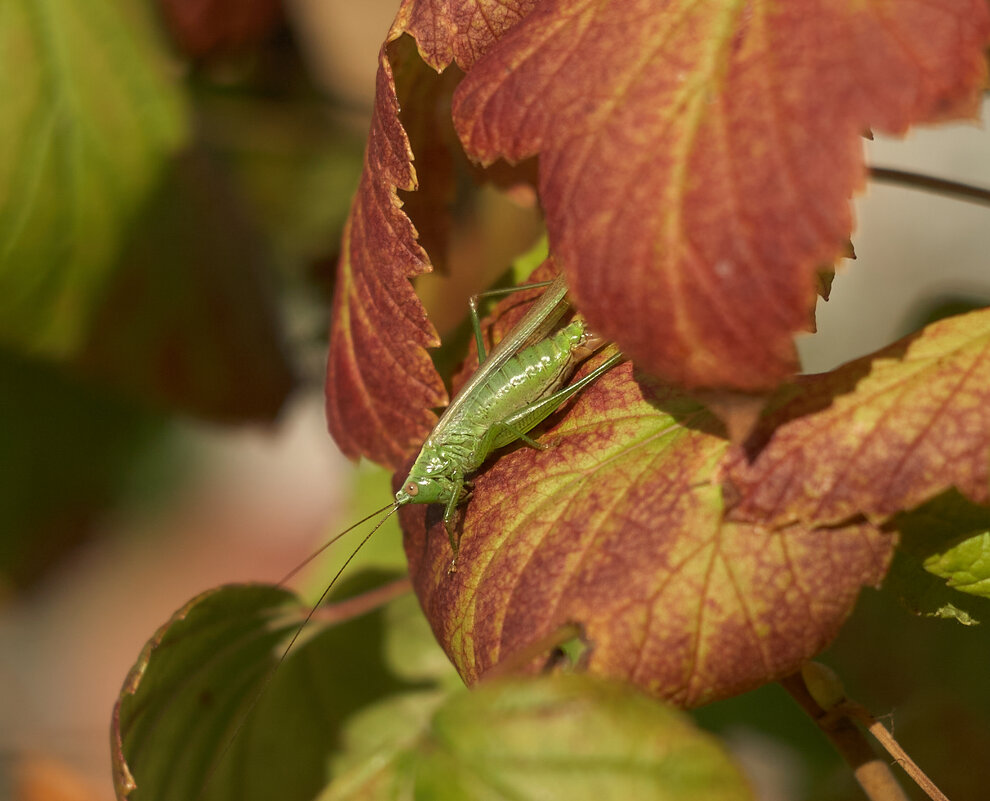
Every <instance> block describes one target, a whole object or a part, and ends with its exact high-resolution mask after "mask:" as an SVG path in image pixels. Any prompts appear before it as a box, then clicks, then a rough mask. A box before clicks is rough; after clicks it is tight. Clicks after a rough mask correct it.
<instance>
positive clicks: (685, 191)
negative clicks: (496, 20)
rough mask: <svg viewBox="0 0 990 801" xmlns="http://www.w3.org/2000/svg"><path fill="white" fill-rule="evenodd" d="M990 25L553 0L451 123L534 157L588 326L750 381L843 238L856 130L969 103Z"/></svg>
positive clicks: (776, 376) (905, 9) (725, 383)
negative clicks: (535, 157) (536, 159)
mask: <svg viewBox="0 0 990 801" xmlns="http://www.w3.org/2000/svg"><path fill="white" fill-rule="evenodd" d="M988 37H990V13H988V7H987V4H986V2H985V0H925V1H924V2H921V0H917V1H911V0H901V1H900V2H889V3H868V4H864V3H855V2H851V1H850V0H844V1H843V0H831V1H830V2H817V3H781V2H777V1H776V0H750V2H737V1H736V0H721V2H714V1H713V2H705V3H698V2H694V0H669V2H657V0H613V2H605V1H604V0H547V2H543V3H540V4H539V5H538V6H536V8H535V9H534V10H533V11H532V12H531V13H530V14H529V15H528V16H527V17H526V18H525V19H524V20H522V22H520V23H518V24H517V25H515V26H514V27H513V28H511V29H510V30H509V31H508V32H507V33H506V34H505V35H504V36H503V37H502V39H501V40H500V41H499V42H498V44H497V45H496V46H494V47H492V48H490V49H489V50H488V51H487V53H486V55H484V56H483V57H482V58H481V59H479V60H478V62H477V63H476V64H475V65H474V67H473V69H471V70H470V72H469V73H468V75H467V77H466V78H465V79H464V81H463V82H462V84H461V86H460V87H459V89H458V91H457V93H456V95H455V103H454V120H455V125H456V126H457V129H458V132H459V133H460V136H461V139H462V141H463V143H464V146H465V149H466V150H467V152H468V154H469V155H470V156H472V157H474V158H477V159H479V160H480V161H481V162H482V163H490V162H492V161H494V160H495V159H498V158H505V159H508V160H510V161H517V160H520V159H524V158H527V157H529V156H532V155H534V154H538V155H539V157H540V186H539V189H540V197H541V201H542V204H543V207H544V209H545V211H546V218H547V227H548V231H549V234H550V244H551V252H552V253H553V254H554V255H555V257H556V258H557V260H558V262H559V263H560V264H562V265H563V267H564V271H565V273H566V274H567V276H568V283H569V285H570V286H571V289H572V295H573V297H574V300H575V303H576V305H577V306H578V308H580V309H581V311H582V313H583V314H584V315H585V316H586V317H587V319H588V321H589V323H590V324H591V326H592V327H593V328H594V329H595V330H596V331H598V332H599V333H600V334H602V335H603V336H605V337H607V338H610V339H613V340H614V341H616V342H617V343H618V344H619V346H620V347H621V349H622V351H623V352H624V353H626V354H628V355H629V356H630V358H632V359H633V361H634V362H635V363H636V364H637V366H639V367H640V368H641V369H644V370H646V371H648V372H650V373H652V374H655V375H661V376H663V377H665V378H668V379H672V380H675V381H678V382H680V383H682V384H685V385H688V386H694V387H699V386H706V387H711V386H716V387H728V388H736V389H743V390H759V389H765V388H768V387H772V386H774V385H775V384H776V383H778V382H779V381H780V380H781V379H783V378H785V377H787V376H788V375H790V374H792V373H793V372H794V371H795V370H796V368H797V361H796V356H795V351H794V346H793V342H792V335H793V334H794V333H795V332H797V331H801V330H806V329H807V328H808V327H809V324H810V322H809V321H810V318H811V315H812V311H813V308H814V301H815V285H816V272H817V271H818V270H819V269H820V267H821V265H823V264H828V263H831V262H832V261H834V260H836V259H837V258H839V257H840V256H841V255H842V254H843V251H844V249H845V246H846V242H847V240H848V238H849V234H850V232H851V229H852V215H851V211H850V206H849V198H850V196H851V195H852V193H853V192H854V191H855V190H856V189H858V188H860V187H861V185H862V183H863V178H864V166H863V154H862V146H861V135H862V132H863V131H864V130H866V129H873V130H879V131H884V132H890V133H900V132H903V131H904V130H905V129H906V128H907V127H908V126H909V125H910V124H912V123H916V122H926V121H933V120H940V119H945V118H948V117H952V116H959V115H970V114H973V113H974V112H975V110H976V109H977V104H978V99H979V90H980V89H981V88H982V86H983V82H984V79H985V76H986V65H985V56H984V47H985V46H986V44H987V40H988Z"/></svg>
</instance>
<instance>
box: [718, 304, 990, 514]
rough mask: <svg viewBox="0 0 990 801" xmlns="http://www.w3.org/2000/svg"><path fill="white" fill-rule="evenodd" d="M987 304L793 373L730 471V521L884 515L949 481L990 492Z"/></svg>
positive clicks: (980, 496) (977, 496) (971, 494)
mask: <svg viewBox="0 0 990 801" xmlns="http://www.w3.org/2000/svg"><path fill="white" fill-rule="evenodd" d="M988 393H990V310H986V309H984V310H982V311H978V312H972V313H970V314H966V315H962V316H959V317H952V318H948V319H946V320H942V321H940V322H937V323H934V324H932V325H930V326H928V327H927V328H925V329H923V330H922V331H921V332H919V333H917V334H914V335H912V336H909V337H907V338H905V339H903V340H901V341H900V342H897V343H895V344H893V345H891V346H890V347H888V348H885V349H884V350H882V351H880V352H879V353H877V354H874V355H871V356H867V357H864V358H862V359H857V360H856V361H853V362H850V363H849V364H847V365H844V366H843V367H840V368H839V369H837V370H835V371H833V372H832V373H827V374H823V375H818V376H810V377H808V378H806V379H801V380H799V381H798V382H797V383H796V384H795V385H794V386H793V387H791V388H790V389H789V390H785V391H783V392H782V393H781V395H780V401H779V404H778V408H776V409H775V410H774V411H773V412H771V413H770V414H768V415H767V416H766V417H765V419H764V420H763V421H762V422H761V425H760V427H759V429H758V430H757V432H756V434H755V435H754V437H753V439H752V440H751V441H750V442H749V443H748V445H747V448H746V449H745V451H744V450H743V449H739V450H738V451H737V452H736V453H735V454H734V456H733V457H732V458H731V459H730V460H729V461H728V462H727V465H726V469H727V475H728V478H729V480H730V481H731V482H732V484H733V486H734V488H735V491H736V492H737V493H738V498H737V501H736V504H735V506H734V507H733V509H732V516H733V517H734V518H735V519H740V520H749V521H751V522H760V523H763V524H767V525H774V526H778V525H784V524H787V523H789V522H793V521H803V522H806V523H811V524H815V525H831V524H835V523H840V522H842V521H845V520H848V519H850V518H853V517H855V516H856V515H860V514H863V515H867V516H868V517H869V518H870V519H872V520H884V519H886V518H888V517H890V516H891V515H893V514H896V513H897V512H900V511H905V510H908V509H912V508H913V507H915V506H918V505H919V504H921V503H923V502H924V501H926V500H928V499H930V498H933V497H935V496H936V495H939V494H940V493H942V492H943V491H944V490H946V489H948V488H950V487H956V488H957V489H958V490H959V491H960V492H962V493H963V494H964V495H966V496H967V497H968V498H970V499H971V500H973V501H976V502H978V503H986V502H987V501H988V500H990V395H988Z"/></svg>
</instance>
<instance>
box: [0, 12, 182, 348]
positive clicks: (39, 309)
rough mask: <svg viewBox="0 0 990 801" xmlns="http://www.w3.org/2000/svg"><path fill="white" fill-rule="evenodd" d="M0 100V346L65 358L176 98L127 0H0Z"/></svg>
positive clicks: (167, 139)
mask: <svg viewBox="0 0 990 801" xmlns="http://www.w3.org/2000/svg"><path fill="white" fill-rule="evenodd" d="M0 97H2V98H3V110H2V112H0V141H2V142H3V143H4V146H3V147H2V148H0V299H2V300H0V343H3V344H6V345H8V346H12V347H15V348H18V349H21V350H24V351H28V352H33V353H41V354H45V355H49V356H65V355H71V354H72V353H74V352H75V350H76V348H77V347H78V344H79V340H80V338H81V336H82V334H83V333H84V332H85V329H86V325H87V321H88V318H89V315H90V313H91V312H92V309H93V306H94V303H95V301H96V300H97V299H98V297H99V293H100V291H101V289H102V287H103V286H104V283H105V281H106V279H107V277H108V274H109V272H110V271H111V269H112V265H113V264H114V259H115V256H116V254H117V251H118V248H119V246H120V243H121V239H122V236H123V234H124V230H125V228H126V226H127V223H128V221H129V220H130V219H131V216H132V215H133V214H134V213H135V210H136V208H138V207H139V206H140V205H141V203H142V201H143V200H144V198H145V196H146V195H147V193H148V192H149V190H151V189H152V188H153V187H154V185H155V183H156V181H157V180H158V175H159V173H160V171H161V169H162V166H163V164H164V162H165V160H166V158H167V157H168V156H169V155H170V154H171V153H173V152H174V151H176V150H177V149H178V147H179V146H180V144H181V143H182V142H183V140H184V139H185V137H186V133H187V120H186V113H185V108H184V104H183V99H182V97H181V95H180V94H179V91H178V90H177V88H176V87H175V85H174V82H173V81H172V80H170V79H169V77H168V75H167V74H166V69H165V63H164V58H163V55H162V52H161V51H160V46H159V43H158V42H157V41H156V40H155V38H154V36H153V34H152V28H151V25H150V21H149V19H148V9H147V8H146V5H145V4H143V3H137V2H134V0H103V2H99V3H78V2H73V0H6V2H4V3H3V4H2V6H0Z"/></svg>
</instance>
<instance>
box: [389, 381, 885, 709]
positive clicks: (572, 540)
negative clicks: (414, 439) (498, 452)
mask: <svg viewBox="0 0 990 801" xmlns="http://www.w3.org/2000/svg"><path fill="white" fill-rule="evenodd" d="M589 369H590V368H589ZM539 439H540V440H541V441H542V442H543V443H545V444H546V445H548V446H549V447H548V448H547V449H546V450H545V451H536V450H534V449H532V448H527V447H519V448H517V449H516V450H514V451H511V452H509V453H507V454H505V455H502V456H500V458H499V459H498V460H497V461H496V462H495V463H494V464H493V465H491V466H490V467H489V468H488V469H483V470H482V471H481V472H480V473H479V474H478V475H477V477H476V479H475V482H474V490H473V495H472V497H471V499H469V501H468V502H467V504H466V506H465V507H464V511H463V524H462V526H461V528H460V552H459V555H458V562H457V569H456V571H453V572H451V571H450V565H451V551H450V546H449V545H448V543H447V537H446V535H445V533H444V531H443V526H442V520H441V517H442V510H441V509H439V508H433V507H426V508H424V507H414V506H409V507H405V508H404V509H403V510H402V511H401V512H400V514H401V516H402V522H403V528H404V529H405V531H406V553H407V555H408V557H409V562H410V570H411V573H412V576H413V581H414V585H415V587H416V590H417V593H418V594H419V597H420V602H421V603H422V605H423V608H424V609H425V611H426V614H427V617H429V619H430V622H431V625H432V626H433V630H434V632H435V634H436V636H437V639H438V640H439V641H440V643H441V644H442V645H443V647H444V649H445V650H446V651H447V653H448V654H449V655H450V657H451V659H452V661H453V662H454V664H455V665H456V666H457V668H458V670H459V672H460V673H461V676H462V677H463V678H464V679H465V681H467V682H468V683H469V684H471V683H474V682H476V681H477V680H478V679H479V678H481V677H483V676H484V675H485V674H486V673H487V672H488V671H489V670H490V669H491V668H492V667H493V666H495V665H497V664H499V663H500V662H501V661H503V660H504V659H507V658H511V657H512V655H513V654H515V653H517V652H520V651H521V650H522V649H524V648H526V646H528V645H529V644H531V643H533V642H535V641H537V640H539V639H541V638H543V637H546V636H549V635H550V634H552V632H554V631H555V630H556V629H558V628H559V627H561V626H563V625H565V624H577V625H578V626H580V627H581V628H582V629H583V630H584V631H585V633H586V638H587V641H588V643H589V653H588V669H589V670H590V671H592V672H594V673H598V674H602V675H607V676H610V677H616V678H622V679H626V680H629V681H632V682H634V683H636V684H637V685H639V686H640V687H642V688H643V689H645V690H646V691H647V692H649V693H651V694H654V695H658V696H662V697H665V698H668V699H671V700H673V701H674V702H675V703H677V704H679V705H684V706H693V705H697V704H701V703H705V702H707V701H710V700H713V699H716V698H720V697H725V696H728V695H732V694H735V693H738V692H742V691H744V690H746V689H750V688H752V687H755V686H758V685H759V684H761V683H764V682H766V681H770V680H773V679H776V678H779V677H781V676H783V675H785V674H787V673H789V672H791V671H793V670H795V669H796V668H797V667H799V666H800V665H801V664H802V663H803V662H804V661H805V660H807V659H808V658H810V657H811V656H813V655H814V654H816V653H817V652H818V651H820V650H821V649H822V648H824V647H825V646H826V645H827V644H828V642H829V641H830V640H831V639H832V638H833V637H834V636H835V633H836V632H837V630H838V628H839V626H840V625H841V623H842V622H843V621H844V620H845V618H846V616H847V615H848V614H849V612H850V610H851V608H852V605H853V603H854V601H855V599H856V597H857V594H858V592H859V589H860V587H862V586H863V585H876V584H877V583H879V581H880V580H881V579H882V577H883V575H884V573H885V571H886V567H887V564H888V561H889V558H890V554H891V548H892V545H893V539H892V538H891V537H889V536H887V535H884V534H882V533H881V532H879V531H877V530H876V529H874V528H873V527H871V526H869V525H866V524H855V523H854V524H850V525H846V526H837V527H833V528H828V529H813V528H809V527H805V526H793V527H788V528H783V529H779V530H771V529H767V528H762V527H760V526H758V525H749V524H745V523H734V522H729V521H726V520H724V519H723V516H722V515H723V503H722V499H721V493H720V489H719V486H718V484H717V476H718V473H717V467H718V464H719V461H720V459H721V458H722V457H723V456H724V454H725V452H726V450H727V448H728V444H727V442H726V440H725V439H724V435H723V434H722V432H721V428H720V426H719V424H718V422H717V421H716V420H715V419H714V418H713V417H712V416H711V415H710V414H709V413H707V412H706V411H705V410H704V408H703V407H702V406H700V404H698V403H697V402H695V401H693V400H691V399H690V398H688V397H686V396H684V395H682V394H679V393H678V392H676V391H674V390H672V389H670V388H669V387H664V386H662V385H658V384H656V383H654V382H652V381H650V380H648V379H647V378H645V377H644V376H641V375H639V374H636V373H634V372H633V370H632V369H631V366H630V365H629V364H628V363H626V364H623V365H620V366H619V367H616V368H614V369H613V370H612V371H610V372H609V373H608V374H606V375H605V376H604V377H603V378H601V379H599V380H598V381H597V382H596V383H594V384H593V385H591V386H589V387H588V388H587V389H585V390H584V391H583V392H582V394H581V395H580V396H578V398H577V400H576V402H575V403H574V404H573V406H572V407H571V408H570V410H569V411H567V413H566V414H565V415H564V416H563V417H560V416H558V418H556V422H555V423H552V424H551V425H550V426H549V427H548V429H547V430H546V431H544V432H543V433H542V434H540V435H539ZM538 667H539V660H536V661H535V662H534V663H533V664H531V665H530V668H531V669H535V668H538Z"/></svg>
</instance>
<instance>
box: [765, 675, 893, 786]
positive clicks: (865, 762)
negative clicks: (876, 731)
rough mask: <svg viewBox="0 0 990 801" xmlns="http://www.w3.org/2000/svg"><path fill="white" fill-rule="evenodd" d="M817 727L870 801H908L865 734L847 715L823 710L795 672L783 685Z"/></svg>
mask: <svg viewBox="0 0 990 801" xmlns="http://www.w3.org/2000/svg"><path fill="white" fill-rule="evenodd" d="M780 683H781V684H782V685H783V686H784V689H785V690H787V692H789V693H790V694H791V696H792V697H793V698H794V700H795V701H797V702H798V704H800V706H801V708H802V709H804V711H805V712H807V713H808V716H809V717H810V718H811V719H812V720H813V721H815V723H817V724H818V727H819V728H820V729H821V730H822V732H824V734H825V736H826V737H828V739H829V740H830V741H831V742H832V745H834V746H835V749H836V750H837V751H838V752H839V754H840V755H841V756H842V758H843V759H844V760H845V761H846V762H847V763H848V765H849V767H850V768H852V771H853V775H854V776H855V777H856V781H858V782H859V784H860V787H862V788H863V792H864V793H866V796H867V798H869V799H870V801H909V799H908V797H907V795H906V794H905V793H904V790H903V789H902V788H901V786H900V785H899V784H898V783H897V780H896V779H895V778H894V774H893V773H892V772H891V770H890V766H889V765H888V764H887V763H886V762H885V761H884V760H882V759H880V758H879V757H878V756H877V754H876V753H875V752H874V751H873V748H872V746H871V745H870V743H869V740H867V739H866V735H864V734H863V732H862V731H860V730H859V729H858V728H857V727H856V724H854V723H853V722H852V721H851V720H850V719H849V718H848V717H846V716H845V715H835V714H833V713H832V712H829V711H826V710H824V709H822V707H820V706H819V705H818V703H817V702H816V701H815V699H814V698H812V696H811V693H809V692H808V688H807V687H806V686H805V683H804V680H803V679H802V678H801V674H800V673H793V674H791V675H790V676H787V677H786V678H784V679H781V682H780Z"/></svg>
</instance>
